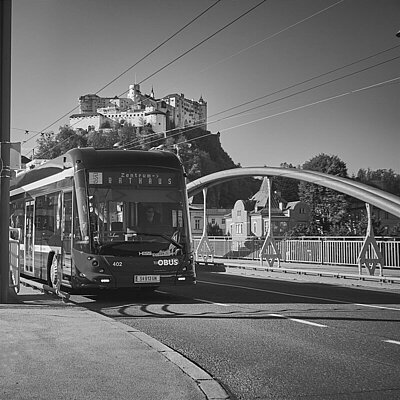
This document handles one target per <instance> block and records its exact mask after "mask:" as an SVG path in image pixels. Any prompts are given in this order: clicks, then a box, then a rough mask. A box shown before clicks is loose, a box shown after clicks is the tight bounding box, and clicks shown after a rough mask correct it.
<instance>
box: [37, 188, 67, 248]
mask: <svg viewBox="0 0 400 400" xmlns="http://www.w3.org/2000/svg"><path fill="white" fill-rule="evenodd" d="M35 203H36V204H35V244H38V245H44V244H49V245H50V246H60V245H61V211H62V210H61V193H51V194H48V195H44V196H39V197H37V198H36V200H35Z"/></svg>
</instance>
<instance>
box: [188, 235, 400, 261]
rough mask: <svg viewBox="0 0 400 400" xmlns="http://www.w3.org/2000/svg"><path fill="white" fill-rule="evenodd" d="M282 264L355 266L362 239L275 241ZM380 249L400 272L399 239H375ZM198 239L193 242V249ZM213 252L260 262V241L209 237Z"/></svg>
mask: <svg viewBox="0 0 400 400" xmlns="http://www.w3.org/2000/svg"><path fill="white" fill-rule="evenodd" d="M275 241H276V244H277V247H278V249H279V252H280V254H281V261H287V262H299V263H302V262H303V263H315V264H332V265H358V264H357V258H358V256H359V254H360V251H361V248H362V245H363V242H364V238H361V237H304V238H298V239H282V238H276V239H275ZM376 241H377V243H378V246H379V249H380V251H381V253H382V256H383V258H384V266H385V267H393V268H400V240H399V239H398V238H396V239H393V238H379V237H376ZM199 242H200V238H194V248H195V249H196V248H197V246H198V244H199ZM209 242H210V244H211V246H212V248H213V250H214V257H221V258H247V259H252V260H257V259H260V250H261V247H262V244H263V240H261V239H254V238H251V237H250V238H248V239H247V240H245V241H242V242H238V241H233V240H232V238H231V237H225V236H224V237H223V236H220V237H219V236H215V237H209Z"/></svg>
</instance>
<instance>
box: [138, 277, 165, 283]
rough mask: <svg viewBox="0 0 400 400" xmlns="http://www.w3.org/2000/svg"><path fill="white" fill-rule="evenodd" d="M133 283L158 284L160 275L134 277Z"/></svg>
mask: <svg viewBox="0 0 400 400" xmlns="http://www.w3.org/2000/svg"><path fill="white" fill-rule="evenodd" d="M133 282H134V283H160V275H135V276H134V277H133Z"/></svg>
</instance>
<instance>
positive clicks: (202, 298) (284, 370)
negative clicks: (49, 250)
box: [71, 272, 400, 400]
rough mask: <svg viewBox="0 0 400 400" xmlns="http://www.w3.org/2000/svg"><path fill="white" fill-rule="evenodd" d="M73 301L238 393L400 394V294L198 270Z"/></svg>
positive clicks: (260, 396) (345, 396) (295, 396)
mask: <svg viewBox="0 0 400 400" xmlns="http://www.w3.org/2000/svg"><path fill="white" fill-rule="evenodd" d="M71 300H72V301H76V302H78V303H80V304H81V305H85V306H87V307H88V308H90V309H91V310H94V311H97V312H101V313H103V314H105V315H107V316H109V317H112V318H115V319H117V320H118V321H120V322H123V323H125V324H128V325H131V326H133V327H135V328H137V329H139V330H141V331H143V332H145V333H147V334H148V335H150V336H152V337H154V338H156V339H157V340H159V341H161V342H162V343H164V344H166V345H168V346H170V347H172V348H173V349H175V350H176V351H178V352H180V353H182V354H184V355H185V356H186V357H188V358H189V359H191V360H192V361H194V362H195V363H197V364H199V365H200V366H201V367H202V368H204V369H205V370H206V371H208V372H209V373H210V374H211V375H213V376H214V377H215V378H216V379H218V380H219V381H220V382H221V383H222V384H223V385H224V386H225V387H226V388H227V389H228V390H229V391H230V392H231V393H232V394H233V396H232V398H236V399H245V400H251V399H363V400H365V399H398V398H400V329H399V328H400V295H399V294H396V293H382V292H377V291H374V290H364V289H357V288H350V287H341V286H335V285H332V284H331V285H326V284H317V283H310V282H307V281H299V282H294V281H284V280H272V279H262V278H259V277H258V278H249V277H244V276H237V275H230V274H223V273H206V272H199V274H198V284H197V285H196V286H194V287H180V288H172V289H168V290H159V291H157V292H155V293H152V294H133V293H127V292H125V293H118V292H117V293H112V294H110V293H108V294H107V293H100V294H97V295H95V294H94V295H91V296H75V295H73V296H71Z"/></svg>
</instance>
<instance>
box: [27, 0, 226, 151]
mask: <svg viewBox="0 0 400 400" xmlns="http://www.w3.org/2000/svg"><path fill="white" fill-rule="evenodd" d="M221 1H222V0H216V1H215V2H214V3H213V4H211V5H210V6H209V7H207V8H206V9H205V10H204V11H202V12H201V13H200V14H198V15H197V16H196V17H194V18H193V19H192V20H190V21H189V22H188V23H186V24H185V25H184V26H183V27H182V28H180V29H178V30H177V31H176V32H175V33H173V34H172V35H171V36H169V37H168V38H167V39H165V40H164V41H162V42H161V43H160V44H159V45H157V46H156V47H155V48H153V49H152V50H151V51H149V52H148V53H146V54H145V55H144V56H143V57H142V58H140V59H139V60H138V61H136V62H135V63H134V64H133V65H131V66H130V67H129V68H127V69H125V70H124V71H123V72H121V73H120V74H119V75H117V76H116V77H115V78H113V79H112V80H111V81H110V82H108V83H107V84H106V85H104V86H103V87H101V88H100V89H99V90H97V91H96V92H95V93H94V94H98V93H100V92H101V91H102V90H104V89H105V88H107V87H108V86H110V85H111V84H113V83H114V82H115V81H117V80H118V79H119V78H121V77H122V76H123V75H125V74H126V73H127V72H129V71H131V70H132V69H133V68H134V67H136V66H137V65H138V64H139V63H141V62H142V61H144V60H145V59H146V58H148V57H149V56H150V55H152V54H153V53H155V52H156V51H157V50H158V49H159V48H161V47H162V46H163V45H165V44H166V43H167V42H169V41H170V40H171V39H173V38H174V37H175V36H177V35H178V34H179V33H181V32H182V31H183V30H185V29H186V28H187V27H188V26H190V25H191V24H193V23H194V22H195V21H197V20H198V19H199V18H200V17H202V16H203V15H204V14H205V13H207V12H208V11H209V10H211V9H212V8H213V7H215V6H216V5H217V4H218V3H219V2H221ZM124 93H125V92H124ZM78 107H79V106H76V107H74V108H73V109H71V110H70V111H68V112H67V113H65V114H64V115H62V116H61V117H59V118H58V119H57V120H56V121H54V122H52V123H51V124H50V125H48V126H47V127H46V128H44V129H42V130H41V131H40V132H38V134H37V135H35V136H33V137H31V138H29V139H28V140H26V141H25V143H26V142H28V141H29V140H31V139H33V138H35V137H36V136H38V135H39V134H41V133H42V132H44V131H46V130H47V129H49V128H50V127H52V126H53V125H55V124H56V123H57V122H59V121H61V120H62V119H63V118H65V117H66V116H68V115H69V114H70V113H72V112H73V111H75V110H76V109H77V108H78ZM24 130H25V131H27V130H26V129H24ZM28 131H29V132H33V131H32V130H28Z"/></svg>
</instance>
